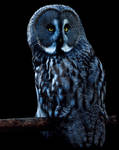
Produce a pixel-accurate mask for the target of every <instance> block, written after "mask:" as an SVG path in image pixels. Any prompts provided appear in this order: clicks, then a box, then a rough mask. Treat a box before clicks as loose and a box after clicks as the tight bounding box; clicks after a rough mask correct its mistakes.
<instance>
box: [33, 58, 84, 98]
mask: <svg viewBox="0 0 119 150" xmlns="http://www.w3.org/2000/svg"><path fill="white" fill-rule="evenodd" d="M35 82H36V85H37V86H38V88H39V90H40V93H42V94H43V95H45V96H48V97H49V98H51V97H54V96H55V97H56V96H58V95H59V93H61V92H62V93H63V95H70V94H72V93H74V92H76V90H77V88H78V87H79V86H80V85H81V84H82V78H81V75H80V72H79V70H78V69H77V68H76V67H74V66H72V64H71V63H69V62H68V61H67V62H65V63H64V61H62V62H61V63H60V64H57V63H55V64H53V62H52V61H51V62H50V63H49V65H47V63H46V65H40V66H38V67H37V68H36V72H35Z"/></svg>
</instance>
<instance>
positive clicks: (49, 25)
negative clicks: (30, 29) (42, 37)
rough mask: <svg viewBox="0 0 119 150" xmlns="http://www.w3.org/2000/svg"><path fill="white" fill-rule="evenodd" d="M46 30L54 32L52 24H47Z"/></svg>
mask: <svg viewBox="0 0 119 150" xmlns="http://www.w3.org/2000/svg"><path fill="white" fill-rule="evenodd" d="M47 29H48V31H49V32H54V31H55V26H54V25H52V24H48V25H47Z"/></svg>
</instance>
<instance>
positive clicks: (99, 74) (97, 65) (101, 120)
mask: <svg viewBox="0 0 119 150" xmlns="http://www.w3.org/2000/svg"><path fill="white" fill-rule="evenodd" d="M86 89H87V90H86V92H85V105H86V108H87V110H86V111H84V112H82V113H80V115H79V116H80V119H81V122H82V124H83V125H84V128H85V133H86V138H87V142H86V144H87V146H90V145H92V144H95V145H100V146H102V145H103V144H104V141H105V120H106V119H108V116H107V113H106V109H105V104H104V97H105V93H106V85H105V75H104V70H103V67H102V64H101V62H100V60H99V59H98V58H97V57H96V56H94V57H93V59H92V61H91V62H90V69H89V70H88V79H87V87H86ZM89 89H90V90H89Z"/></svg>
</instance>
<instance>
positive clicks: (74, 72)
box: [27, 5, 108, 147]
mask: <svg viewBox="0 0 119 150" xmlns="http://www.w3.org/2000/svg"><path fill="white" fill-rule="evenodd" d="M27 34H28V43H29V46H30V48H31V50H32V56H33V57H32V62H33V69H34V72H35V88H36V94H37V103H38V105H37V112H36V117H51V118H56V117H59V118H65V119H66V120H67V121H66V122H65V123H64V122H61V123H60V125H59V130H60V129H61V128H62V127H63V126H65V130H64V129H62V131H61V130H60V132H62V133H63V134H64V136H66V138H67V139H68V140H69V141H70V143H71V144H73V145H78V146H80V147H82V145H84V144H85V145H86V146H91V145H92V144H96V145H98V144H99V145H103V143H104V141H105V120H106V118H108V116H107V113H106V109H105V104H104V96H105V92H106V90H105V79H104V78H105V77H104V71H103V67H102V64H101V62H100V60H99V59H98V58H97V57H96V56H95V53H94V51H93V49H92V46H91V45H90V44H89V42H88V40H87V38H86V36H85V32H84V29H83V26H82V24H81V21H80V18H79V16H78V15H77V13H76V12H75V11H74V10H73V9H72V8H70V7H68V6H64V5H49V6H45V7H43V8H41V9H39V10H38V11H37V12H36V13H35V14H34V15H33V17H32V18H31V20H30V23H29V25H28V33H27ZM72 120H73V121H72Z"/></svg>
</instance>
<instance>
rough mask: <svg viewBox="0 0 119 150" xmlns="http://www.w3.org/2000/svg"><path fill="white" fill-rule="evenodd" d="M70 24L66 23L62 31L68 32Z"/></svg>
mask: <svg viewBox="0 0 119 150" xmlns="http://www.w3.org/2000/svg"><path fill="white" fill-rule="evenodd" d="M70 27H71V26H70V25H69V24H66V25H65V26H64V31H65V32H68V31H69V29H70Z"/></svg>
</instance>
